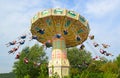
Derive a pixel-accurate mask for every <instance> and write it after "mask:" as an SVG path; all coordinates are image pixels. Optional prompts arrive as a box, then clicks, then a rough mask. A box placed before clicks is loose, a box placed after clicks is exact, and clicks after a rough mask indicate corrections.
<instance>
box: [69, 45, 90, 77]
mask: <svg viewBox="0 0 120 78" xmlns="http://www.w3.org/2000/svg"><path fill="white" fill-rule="evenodd" d="M67 56H68V59H69V61H70V65H71V68H70V74H71V77H74V76H77V74H80V73H82V71H83V70H85V69H87V67H88V65H89V64H90V63H91V61H92V57H91V53H90V52H87V51H85V50H79V49H78V48H75V47H74V48H70V49H67Z"/></svg>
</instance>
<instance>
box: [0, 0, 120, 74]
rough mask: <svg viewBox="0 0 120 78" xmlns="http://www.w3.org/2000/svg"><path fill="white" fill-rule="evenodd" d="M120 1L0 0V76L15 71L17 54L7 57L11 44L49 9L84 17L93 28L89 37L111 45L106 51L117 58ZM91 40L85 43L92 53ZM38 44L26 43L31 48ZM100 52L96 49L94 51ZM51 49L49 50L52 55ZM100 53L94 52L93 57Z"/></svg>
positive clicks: (119, 50) (119, 36) (119, 31)
mask: <svg viewBox="0 0 120 78" xmlns="http://www.w3.org/2000/svg"><path fill="white" fill-rule="evenodd" d="M119 4H120V0H114V1H113V0H0V73H8V72H11V71H12V67H13V64H14V62H15V61H16V60H15V55H16V54H8V51H9V50H10V49H11V48H12V47H6V46H5V44H6V43H8V42H9V41H12V40H15V39H17V38H18V37H19V36H20V35H22V34H24V33H27V32H29V29H30V26H31V18H32V17H33V16H34V15H35V14H36V13H37V12H39V11H43V10H46V9H50V8H66V9H68V10H74V11H75V12H77V13H79V14H81V15H82V16H84V17H85V18H86V19H87V20H88V21H89V25H90V29H91V30H90V34H94V35H95V41H97V42H98V43H107V44H110V47H109V48H108V49H107V50H108V51H109V52H111V53H112V54H113V55H114V56H113V57H107V58H108V59H110V60H111V59H115V58H116V57H117V56H118V55H119V54H120V41H119V40H120V26H119V25H120V8H119V7H120V5H119ZM88 42H89V43H91V41H90V40H89V39H88V40H87V41H85V42H84V44H85V45H86V46H87V47H86V49H87V50H91V52H93V48H91V46H90V45H91V44H89V43H88ZM34 43H39V42H37V41H31V42H26V44H25V45H23V46H22V47H20V49H19V51H20V50H22V49H23V48H24V47H25V46H32V45H33V44H34ZM95 50H97V49H95ZM50 52H51V49H47V51H46V53H47V54H48V55H49V54H50ZM96 54H99V53H96V52H93V53H92V55H96Z"/></svg>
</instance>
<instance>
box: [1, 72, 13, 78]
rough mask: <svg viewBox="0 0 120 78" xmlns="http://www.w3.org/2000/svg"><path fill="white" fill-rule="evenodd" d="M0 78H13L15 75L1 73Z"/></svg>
mask: <svg viewBox="0 0 120 78" xmlns="http://www.w3.org/2000/svg"><path fill="white" fill-rule="evenodd" d="M0 78H15V74H14V73H13V72H10V73H1V74H0Z"/></svg>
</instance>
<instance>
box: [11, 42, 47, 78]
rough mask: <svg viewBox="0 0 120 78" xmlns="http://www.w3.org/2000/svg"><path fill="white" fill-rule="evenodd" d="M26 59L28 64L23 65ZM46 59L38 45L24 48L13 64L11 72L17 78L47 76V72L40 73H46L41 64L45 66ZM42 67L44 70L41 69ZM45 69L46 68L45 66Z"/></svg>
mask: <svg viewBox="0 0 120 78" xmlns="http://www.w3.org/2000/svg"><path fill="white" fill-rule="evenodd" d="M25 58H27V60H28V62H27V63H25V62H24V59H25ZM47 62H48V58H47V56H46V53H45V52H44V50H43V47H40V46H39V45H38V44H35V45H34V46H33V47H31V48H30V47H26V48H24V49H23V50H22V52H21V53H20V58H19V60H18V61H16V62H15V63H14V66H13V68H14V69H13V72H14V73H15V74H16V77H17V78H24V77H25V78H37V77H39V76H40V75H41V74H43V75H46V76H47V74H46V73H47V72H44V73H42V72H41V70H42V71H47V68H46V69H45V67H44V66H42V65H43V64H47ZM42 67H44V69H41V68H42ZM46 67H47V66H46Z"/></svg>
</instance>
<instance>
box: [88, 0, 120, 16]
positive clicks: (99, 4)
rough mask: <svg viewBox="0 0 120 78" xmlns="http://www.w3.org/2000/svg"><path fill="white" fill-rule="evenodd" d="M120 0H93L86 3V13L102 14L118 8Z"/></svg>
mask: <svg viewBox="0 0 120 78" xmlns="http://www.w3.org/2000/svg"><path fill="white" fill-rule="evenodd" d="M119 4H120V0H93V1H90V2H88V3H87V4H86V13H87V14H92V15H95V16H97V17H101V16H104V15H106V14H108V13H111V12H112V11H115V10H117V9H118V8H119Z"/></svg>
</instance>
